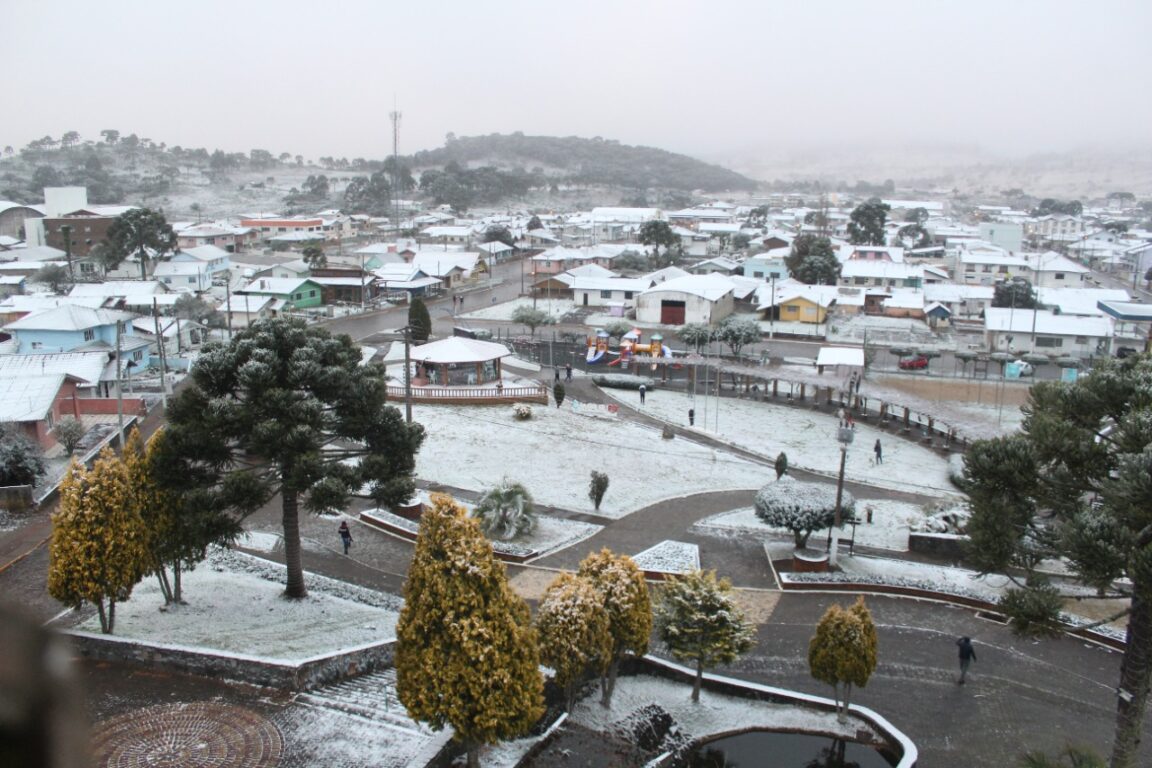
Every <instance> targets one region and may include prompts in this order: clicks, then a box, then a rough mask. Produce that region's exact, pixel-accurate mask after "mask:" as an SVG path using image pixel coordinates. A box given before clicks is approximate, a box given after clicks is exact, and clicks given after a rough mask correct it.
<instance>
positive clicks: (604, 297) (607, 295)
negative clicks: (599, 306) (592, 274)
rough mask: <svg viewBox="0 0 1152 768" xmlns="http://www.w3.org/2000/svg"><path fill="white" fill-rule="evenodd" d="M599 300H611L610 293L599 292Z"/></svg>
mask: <svg viewBox="0 0 1152 768" xmlns="http://www.w3.org/2000/svg"><path fill="white" fill-rule="evenodd" d="M600 298H602V299H610V298H612V291H600Z"/></svg>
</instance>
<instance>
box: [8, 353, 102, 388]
mask: <svg viewBox="0 0 1152 768" xmlns="http://www.w3.org/2000/svg"><path fill="white" fill-rule="evenodd" d="M107 362H108V355H107V353H105V352H50V353H44V354H41V353H38V352H32V353H30V354H26V355H0V380H4V379H16V378H28V377H31V376H49V375H56V374H68V375H69V376H72V377H73V378H75V379H77V380H78V381H80V382H83V383H84V384H85V385H94V384H96V383H97V382H98V381H100V374H101V373H103V371H104V366H105V364H106V363H107Z"/></svg>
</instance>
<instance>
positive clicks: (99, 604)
mask: <svg viewBox="0 0 1152 768" xmlns="http://www.w3.org/2000/svg"><path fill="white" fill-rule="evenodd" d="M96 610H97V611H99V612H100V631H101V632H103V633H104V634H106V635H107V634H109V633H110V632H111V631H112V630H110V629H108V614H106V613H104V601H103V600H97V601H96Z"/></svg>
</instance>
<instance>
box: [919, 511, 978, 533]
mask: <svg viewBox="0 0 1152 768" xmlns="http://www.w3.org/2000/svg"><path fill="white" fill-rule="evenodd" d="M971 514H972V512H971V510H969V509H968V507H967V506H965V505H963V504H936V505H933V506H932V507H930V508H928V509H926V510H925V517H924V519H923V520H917V521H916V522H915V523H913V524H912V526H911V529H912V530H913V531H918V532H920V533H952V534H963V533H964V531H965V529H966V527H967V525H968V518H969V517H970V516H971Z"/></svg>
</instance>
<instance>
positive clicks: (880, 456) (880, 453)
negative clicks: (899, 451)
mask: <svg viewBox="0 0 1152 768" xmlns="http://www.w3.org/2000/svg"><path fill="white" fill-rule="evenodd" d="M872 450H873V451H875V452H876V463H877V464H883V463H884V449H883V448H881V447H880V438H876V445H874V446H872Z"/></svg>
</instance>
